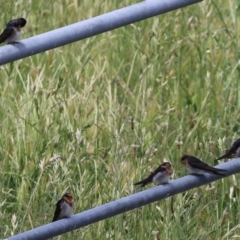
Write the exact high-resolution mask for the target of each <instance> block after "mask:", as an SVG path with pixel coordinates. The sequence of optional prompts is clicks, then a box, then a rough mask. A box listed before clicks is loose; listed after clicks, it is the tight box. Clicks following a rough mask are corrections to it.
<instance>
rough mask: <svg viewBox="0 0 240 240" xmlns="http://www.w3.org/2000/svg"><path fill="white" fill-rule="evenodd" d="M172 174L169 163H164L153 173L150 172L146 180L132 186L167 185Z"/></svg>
mask: <svg viewBox="0 0 240 240" xmlns="http://www.w3.org/2000/svg"><path fill="white" fill-rule="evenodd" d="M172 174H173V169H172V166H171V164H170V163H169V162H164V163H163V164H161V165H160V166H159V167H158V168H157V169H155V171H154V172H152V173H151V174H150V175H149V176H148V177H147V178H145V179H143V180H142V181H140V182H137V183H134V185H141V186H140V187H144V186H145V185H147V184H149V183H154V184H156V185H160V184H166V183H168V180H169V178H170V177H171V175H172Z"/></svg>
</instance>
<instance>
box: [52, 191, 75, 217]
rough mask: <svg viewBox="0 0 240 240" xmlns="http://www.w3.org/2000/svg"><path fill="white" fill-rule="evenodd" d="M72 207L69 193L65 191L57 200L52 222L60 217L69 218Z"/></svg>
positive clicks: (72, 203)
mask: <svg viewBox="0 0 240 240" xmlns="http://www.w3.org/2000/svg"><path fill="white" fill-rule="evenodd" d="M73 207H74V200H73V197H72V195H71V194H70V193H65V194H64V195H63V196H62V198H61V199H60V200H59V201H58V202H57V204H56V209H55V213H54V217H53V220H52V222H55V221H58V220H60V219H62V218H69V217H70V214H71V212H72V210H73Z"/></svg>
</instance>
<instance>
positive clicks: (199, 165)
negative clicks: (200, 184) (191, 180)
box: [181, 155, 227, 176]
mask: <svg viewBox="0 0 240 240" xmlns="http://www.w3.org/2000/svg"><path fill="white" fill-rule="evenodd" d="M181 163H182V164H183V165H185V167H186V169H187V170H188V171H189V172H190V173H191V174H203V173H212V174H215V175H221V176H225V174H224V173H223V172H225V171H227V170H226V169H219V168H215V167H211V166H209V165H208V164H207V163H205V162H203V161H201V160H200V159H198V158H196V157H194V156H190V155H184V156H182V158H181Z"/></svg>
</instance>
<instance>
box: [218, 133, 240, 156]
mask: <svg viewBox="0 0 240 240" xmlns="http://www.w3.org/2000/svg"><path fill="white" fill-rule="evenodd" d="M234 157H240V138H239V139H237V140H235V141H233V142H232V143H231V147H230V148H229V149H227V151H226V153H225V154H224V155H222V156H221V157H219V158H217V159H216V160H221V159H224V158H234Z"/></svg>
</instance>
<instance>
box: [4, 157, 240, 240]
mask: <svg viewBox="0 0 240 240" xmlns="http://www.w3.org/2000/svg"><path fill="white" fill-rule="evenodd" d="M217 167H218V168H222V169H227V170H228V171H227V172H226V176H229V175H231V174H235V173H238V172H240V158H238V159H234V160H232V161H229V162H226V163H223V164H220V165H218V166H217ZM220 178H222V176H216V175H211V174H203V175H198V176H197V175H189V176H185V177H182V178H179V179H176V180H173V181H171V182H170V183H169V184H166V185H161V186H157V187H153V188H150V189H148V190H145V191H141V192H138V193H135V194H133V195H130V196H128V197H124V198H121V199H118V200H116V201H113V202H110V203H107V204H104V205H102V206H99V207H95V208H92V209H89V210H87V211H84V212H81V213H78V214H76V215H74V216H72V217H70V218H68V219H62V220H59V221H57V222H53V223H49V224H47V225H44V226H41V227H38V228H35V229H32V230H30V231H27V232H24V233H20V234H18V235H16V236H13V237H10V238H8V240H36V239H37V240H42V239H47V238H50V237H54V236H57V235H60V234H63V233H66V232H69V231H71V230H74V229H77V228H81V227H84V226H87V225H89V224H92V223H95V222H98V221H100V220H103V219H106V218H109V217H112V216H115V215H117V214H120V213H124V212H126V211H129V210H132V209H135V208H138V207H142V206H144V205H146V204H149V203H152V202H155V201H159V200H161V199H164V198H167V197H170V196H173V195H175V194H178V193H181V192H184V191H187V190H189V189H192V188H195V187H199V186H201V185H203V184H206V183H210V182H213V181H216V180H218V179H220ZM129 184H131V183H129Z"/></svg>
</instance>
